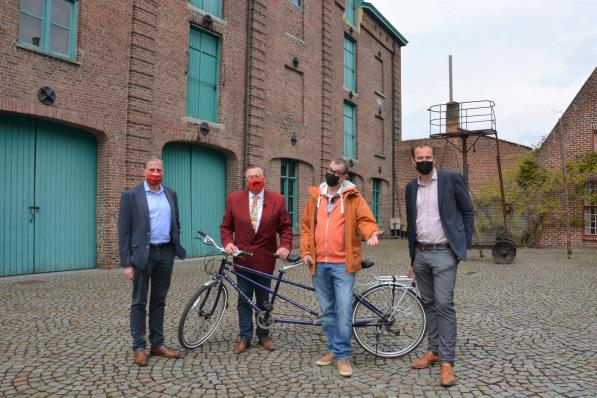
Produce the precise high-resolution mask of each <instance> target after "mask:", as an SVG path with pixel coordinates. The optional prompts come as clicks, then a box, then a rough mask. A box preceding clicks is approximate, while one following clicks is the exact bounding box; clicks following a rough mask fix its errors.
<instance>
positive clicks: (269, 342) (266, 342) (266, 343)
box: [259, 336, 274, 351]
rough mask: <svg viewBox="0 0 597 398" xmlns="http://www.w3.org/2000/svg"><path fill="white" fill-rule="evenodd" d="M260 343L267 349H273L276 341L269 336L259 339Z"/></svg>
mask: <svg viewBox="0 0 597 398" xmlns="http://www.w3.org/2000/svg"><path fill="white" fill-rule="evenodd" d="M259 345H261V346H263V348H264V349H265V350H267V351H273V350H274V343H273V342H272V339H270V338H269V337H267V336H265V337H262V338H261V339H260V340H259Z"/></svg>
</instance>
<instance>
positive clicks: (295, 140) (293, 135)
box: [290, 132, 298, 145]
mask: <svg viewBox="0 0 597 398" xmlns="http://www.w3.org/2000/svg"><path fill="white" fill-rule="evenodd" d="M297 142H298V138H296V134H295V133H294V132H293V133H292V135H291V136H290V144H291V145H296V143H297Z"/></svg>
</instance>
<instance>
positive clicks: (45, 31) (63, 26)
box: [19, 0, 79, 60]
mask: <svg viewBox="0 0 597 398" xmlns="http://www.w3.org/2000/svg"><path fill="white" fill-rule="evenodd" d="M78 12H79V2H78V1H76V0H34V1H31V0H29V1H27V0H21V1H20V5H19V43H20V44H21V45H23V46H25V47H29V48H33V49H36V50H38V51H42V52H45V53H48V54H50V55H54V56H57V57H61V58H67V59H71V60H73V59H75V58H76V56H77V48H76V47H77V20H78Z"/></svg>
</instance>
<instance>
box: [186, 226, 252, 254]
mask: <svg viewBox="0 0 597 398" xmlns="http://www.w3.org/2000/svg"><path fill="white" fill-rule="evenodd" d="M197 233H198V234H199V236H201V237H203V239H201V241H202V242H203V244H204V245H207V246H213V247H215V248H216V249H218V251H219V252H220V253H221V254H225V255H228V253H226V250H225V249H224V248H223V247H222V246H220V245H218V244H217V243H216V241H215V240H213V238H212V237H211V236H209V235H208V234H206V233H205V232H203V231H202V230H200V229H199V230H197ZM231 255H232V257H241V256H253V253H250V252H246V251H244V250H236V251H234V252H233V253H232V254H231Z"/></svg>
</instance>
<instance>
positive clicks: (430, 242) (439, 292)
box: [406, 144, 474, 386]
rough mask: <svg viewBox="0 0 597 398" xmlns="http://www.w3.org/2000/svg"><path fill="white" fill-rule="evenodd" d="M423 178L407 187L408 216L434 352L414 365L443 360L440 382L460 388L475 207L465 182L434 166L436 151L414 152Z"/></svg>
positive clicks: (415, 149) (413, 259)
mask: <svg viewBox="0 0 597 398" xmlns="http://www.w3.org/2000/svg"><path fill="white" fill-rule="evenodd" d="M411 155H412V163H413V165H414V166H415V168H416V169H417V173H418V174H419V177H418V178H415V179H414V180H412V181H411V182H409V183H408V185H407V186H406V217H407V221H408V233H407V235H408V248H409V252H410V258H411V265H410V266H409V268H408V271H407V273H408V275H412V274H413V271H414V274H415V276H416V279H417V286H418V288H419V292H420V293H421V298H422V301H423V305H424V308H425V315H426V316H427V326H428V328H427V338H428V351H427V352H426V353H425V355H423V357H422V358H419V359H417V360H415V361H414V362H413V363H412V364H411V366H412V367H413V368H415V369H423V368H427V367H429V366H431V365H433V364H434V363H436V362H440V363H441V366H440V384H441V385H443V386H451V385H454V384H456V377H455V376H454V361H455V360H456V354H455V353H456V310H455V309H454V286H455V285H456V269H457V265H458V263H459V262H460V261H461V260H466V251H467V249H468V248H469V247H470V244H471V238H472V235H473V225H474V213H473V204H472V201H471V198H470V195H469V193H468V189H467V187H466V183H465V181H464V178H463V177H462V176H461V175H460V174H458V173H456V172H452V171H445V170H437V169H435V168H434V167H433V149H432V148H431V147H430V146H429V145H425V144H422V145H418V146H416V147H413V148H412V149H411Z"/></svg>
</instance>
